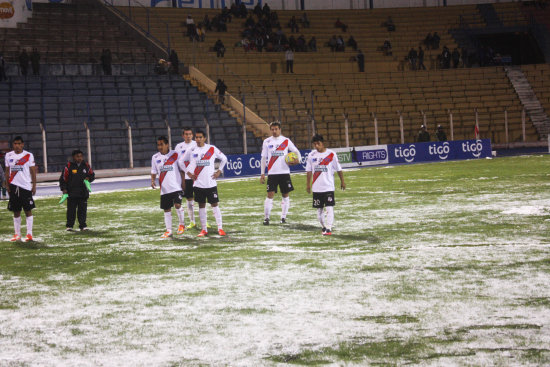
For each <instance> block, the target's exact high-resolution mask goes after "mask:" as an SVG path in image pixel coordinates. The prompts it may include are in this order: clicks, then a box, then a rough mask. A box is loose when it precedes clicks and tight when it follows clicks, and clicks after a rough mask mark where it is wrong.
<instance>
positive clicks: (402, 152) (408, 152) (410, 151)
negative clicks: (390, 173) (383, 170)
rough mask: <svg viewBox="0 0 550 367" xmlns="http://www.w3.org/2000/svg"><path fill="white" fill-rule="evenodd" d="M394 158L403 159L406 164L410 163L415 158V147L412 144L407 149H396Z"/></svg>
mask: <svg viewBox="0 0 550 367" xmlns="http://www.w3.org/2000/svg"><path fill="white" fill-rule="evenodd" d="M395 156H396V157H397V158H405V161H406V162H407V163H411V162H412V161H414V157H415V156H416V147H415V146H414V144H411V145H409V147H408V148H401V147H397V148H395Z"/></svg>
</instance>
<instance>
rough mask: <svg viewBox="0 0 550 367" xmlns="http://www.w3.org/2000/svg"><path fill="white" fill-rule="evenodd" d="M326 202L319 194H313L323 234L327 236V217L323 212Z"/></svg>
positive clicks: (314, 206) (314, 205)
mask: <svg viewBox="0 0 550 367" xmlns="http://www.w3.org/2000/svg"><path fill="white" fill-rule="evenodd" d="M323 204H324V201H323V200H322V198H321V197H320V195H319V193H317V192H314V193H313V208H315V210H316V211H317V219H318V220H319V223H320V224H321V228H322V233H323V234H325V231H326V230H327V229H326V225H325V217H324V212H323V207H324V205H323Z"/></svg>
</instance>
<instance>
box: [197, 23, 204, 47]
mask: <svg viewBox="0 0 550 367" xmlns="http://www.w3.org/2000/svg"><path fill="white" fill-rule="evenodd" d="M205 39H206V28H205V26H204V25H203V24H202V23H199V25H198V26H197V41H199V42H204V40H205Z"/></svg>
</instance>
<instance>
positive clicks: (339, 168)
mask: <svg viewBox="0 0 550 367" xmlns="http://www.w3.org/2000/svg"><path fill="white" fill-rule="evenodd" d="M332 164H333V167H334V169H335V171H336V172H338V177H340V188H341V189H342V190H345V189H346V183H345V182H344V171H342V166H341V165H340V161H339V160H338V154H335V155H334V160H333V161H332Z"/></svg>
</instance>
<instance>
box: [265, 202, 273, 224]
mask: <svg viewBox="0 0 550 367" xmlns="http://www.w3.org/2000/svg"><path fill="white" fill-rule="evenodd" d="M272 208H273V199H270V198H265V201H264V218H266V219H269V216H270V215H271V209H272Z"/></svg>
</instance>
